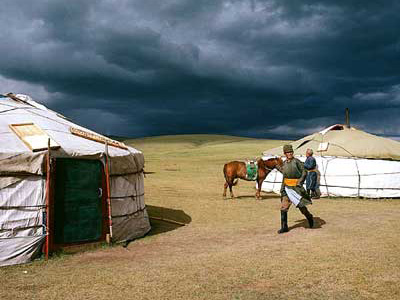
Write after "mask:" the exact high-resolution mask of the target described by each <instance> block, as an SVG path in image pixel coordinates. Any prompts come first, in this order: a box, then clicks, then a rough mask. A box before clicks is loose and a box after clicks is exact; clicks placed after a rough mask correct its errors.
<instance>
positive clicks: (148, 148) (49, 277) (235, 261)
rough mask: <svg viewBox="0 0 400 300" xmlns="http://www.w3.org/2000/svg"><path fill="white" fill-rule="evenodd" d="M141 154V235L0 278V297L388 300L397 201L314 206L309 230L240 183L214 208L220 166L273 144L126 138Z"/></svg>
mask: <svg viewBox="0 0 400 300" xmlns="http://www.w3.org/2000/svg"><path fill="white" fill-rule="evenodd" d="M125 142H126V143H128V144H130V145H132V146H134V147H136V148H138V149H140V150H142V151H143V152H144V154H145V158H146V165H145V169H146V171H147V172H149V173H150V174H148V175H147V177H146V179H145V190H146V203H147V205H149V206H150V207H149V208H150V209H149V212H150V214H153V215H154V216H157V217H161V218H166V219H175V220H177V221H180V222H184V223H188V224H187V225H186V226H178V225H176V226H175V225H173V224H170V223H168V224H167V223H165V224H163V222H162V221H153V224H154V230H153V232H152V233H151V234H150V235H149V236H147V237H145V238H143V239H139V240H137V241H134V242H132V243H131V244H129V246H128V247H127V248H123V247H121V246H114V247H112V248H101V249H97V250H91V251H87V252H83V253H80V254H74V255H61V256H59V257H56V258H55V259H51V260H49V261H47V262H46V261H43V260H41V261H37V262H34V263H32V264H29V265H22V266H12V267H6V268H1V269H0V283H2V289H0V299H105V298H112V299H380V298H384V299H399V298H400V286H399V284H398V282H399V280H400V272H399V271H398V270H399V269H400V251H399V250H400V249H399V248H400V247H399V244H400V238H399V236H400V235H399V234H398V230H399V229H400V221H399V217H398V216H399V215H400V201H399V200H384V201H382V200H359V199H321V200H317V201H315V202H314V205H312V206H311V208H310V209H311V211H312V213H313V214H314V216H315V217H316V220H317V222H318V225H317V228H316V229H308V228H306V227H307V226H305V224H306V222H305V220H304V217H303V216H302V215H301V214H300V213H299V212H298V211H297V210H296V209H295V208H291V209H290V211H289V227H291V230H290V232H289V233H287V234H284V235H278V234H277V233H276V231H277V229H278V228H279V203H280V200H279V197H278V196H276V195H273V194H268V195H267V194H263V199H262V200H255V197H254V195H255V189H254V184H253V183H252V182H244V181H241V182H240V183H239V185H238V186H237V187H235V194H236V195H237V196H238V198H236V199H233V200H232V199H229V200H223V199H222V192H223V182H224V180H223V175H222V167H223V164H224V163H225V162H228V161H230V160H234V159H245V158H254V157H257V156H261V153H262V152H263V151H264V150H266V149H269V148H273V147H276V146H279V145H281V144H282V143H283V141H271V140H259V139H248V138H239V137H228V136H209V135H193V136H190V135H185V136H165V137H154V138H145V139H132V140H128V141H125Z"/></svg>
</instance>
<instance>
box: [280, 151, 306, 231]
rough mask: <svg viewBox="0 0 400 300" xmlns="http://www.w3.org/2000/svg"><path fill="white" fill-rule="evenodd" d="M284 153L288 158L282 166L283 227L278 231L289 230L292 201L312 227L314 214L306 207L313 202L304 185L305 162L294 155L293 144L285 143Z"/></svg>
mask: <svg viewBox="0 0 400 300" xmlns="http://www.w3.org/2000/svg"><path fill="white" fill-rule="evenodd" d="M283 153H284V154H285V156H286V160H285V162H284V163H283V166H282V174H283V180H282V187H281V229H280V230H278V233H284V232H288V231H289V227H288V224H287V213H288V210H289V208H290V205H291V204H292V203H293V204H294V205H295V206H296V207H297V208H298V209H299V210H300V211H301V213H302V214H303V215H304V216H305V217H306V218H307V221H308V224H309V226H310V228H312V227H313V226H314V219H313V215H312V214H311V213H310V212H309V211H308V209H307V207H306V206H307V205H309V204H312V202H311V199H310V197H309V196H308V194H307V192H306V191H305V189H304V187H303V184H304V180H305V178H306V175H307V172H306V171H305V169H304V165H303V163H302V162H301V161H300V160H298V159H297V158H295V157H294V153H293V147H292V145H284V146H283Z"/></svg>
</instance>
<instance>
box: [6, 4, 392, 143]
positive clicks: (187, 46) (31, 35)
mask: <svg viewBox="0 0 400 300" xmlns="http://www.w3.org/2000/svg"><path fill="white" fill-rule="evenodd" d="M1 4H2V8H1V13H0V18H1V24H2V26H1V28H2V29H1V30H0V38H1V46H0V92H1V93H8V92H13V93H23V94H29V95H30V96H31V97H32V98H33V99H35V100H37V101H38V102H41V103H43V104H45V105H46V106H48V107H49V108H51V109H53V110H56V111H58V112H60V113H62V114H64V115H65V116H67V117H69V118H71V119H72V120H73V121H74V122H76V123H78V124H80V125H83V126H86V127H88V128H90V129H94V130H96V131H99V132H101V133H104V134H113V135H120V136H131V137H140V136H150V135H164V134H184V133H218V134H230V135H240V136H254V137H266V138H268V137H270V138H297V137H301V136H303V135H305V134H308V133H311V132H314V131H317V130H319V129H322V128H324V127H327V126H329V125H332V124H335V123H343V121H344V110H345V108H346V107H349V108H350V112H351V123H352V125H354V126H356V127H358V128H361V129H364V130H366V131H368V132H372V133H375V134H381V135H386V136H391V137H396V136H397V137H399V136H400V117H399V116H400V17H399V15H400V1H398V0H395V1H390V0H388V1H379V0H371V1H368V0H363V1H361V0H357V1H356V0H325V1H316V0H265V1H258V0H240V1H239V0H238V1H236V0H231V1H218V0H138V1H134V0H86V1H81V0H79V1H78V0H68V1H65V0H47V1H45V0H35V1H25V0H2V1H1Z"/></svg>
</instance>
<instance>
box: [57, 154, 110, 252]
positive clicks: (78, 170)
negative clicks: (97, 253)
mask: <svg viewBox="0 0 400 300" xmlns="http://www.w3.org/2000/svg"><path fill="white" fill-rule="evenodd" d="M103 174H104V173H103V165H102V163H101V162H100V161H98V160H83V159H70V158H57V160H56V176H55V177H56V178H55V179H56V180H55V195H54V243H55V244H59V245H66V244H72V243H82V242H89V241H96V240H100V239H101V238H102V236H103V233H104V209H105V205H104V202H105V201H103V200H104V193H103V190H104V188H103V187H104V184H103V181H104V180H103ZM104 192H105V191H104Z"/></svg>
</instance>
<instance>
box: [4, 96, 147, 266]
mask: <svg viewBox="0 0 400 300" xmlns="http://www.w3.org/2000/svg"><path fill="white" fill-rule="evenodd" d="M0 141H1V143H0V266H4V265H11V264H18V263H25V262H29V261H31V260H32V259H34V258H35V257H37V256H38V255H40V254H41V253H45V254H46V255H48V253H51V252H52V251H55V250H57V249H60V248H63V247H66V246H70V245H76V244H84V243H92V242H101V241H105V240H108V238H110V239H111V240H112V241H114V242H121V241H127V240H132V239H135V238H138V237H141V236H143V235H145V234H146V233H147V232H148V231H149V230H150V223H149V218H148V215H147V211H146V206H145V203H144V183H143V167H144V157H143V154H142V153H141V152H140V151H138V150H136V149H134V148H132V147H129V146H126V145H125V144H123V143H121V142H118V141H114V140H112V139H109V138H107V137H104V136H102V135H99V134H97V133H95V132H93V131H91V130H88V129H86V128H83V127H81V126H79V125H76V124H74V123H72V122H71V121H69V120H68V119H66V118H65V117H63V116H62V115H60V114H58V113H56V112H54V111H51V110H49V109H47V108H46V107H45V106H43V105H41V104H39V103H37V102H35V101H33V100H32V99H31V98H30V97H28V96H25V95H14V94H8V95H6V96H3V97H0Z"/></svg>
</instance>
